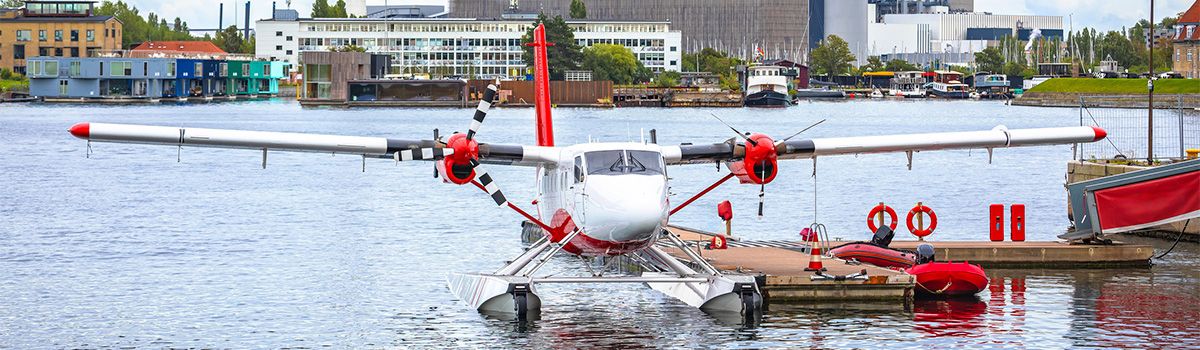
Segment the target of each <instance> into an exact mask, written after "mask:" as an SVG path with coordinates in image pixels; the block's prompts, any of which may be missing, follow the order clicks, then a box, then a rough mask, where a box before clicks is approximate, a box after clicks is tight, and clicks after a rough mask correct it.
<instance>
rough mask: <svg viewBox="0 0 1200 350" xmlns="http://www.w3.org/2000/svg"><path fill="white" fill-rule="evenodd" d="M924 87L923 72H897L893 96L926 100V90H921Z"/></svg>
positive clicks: (894, 79)
mask: <svg viewBox="0 0 1200 350" xmlns="http://www.w3.org/2000/svg"><path fill="white" fill-rule="evenodd" d="M922 85H925V77H924V76H923V74H922V72H919V71H911V72H896V74H895V76H893V77H892V96H899V97H904V98H924V97H925V89H923V88H921V86H922Z"/></svg>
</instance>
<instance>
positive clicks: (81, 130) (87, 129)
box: [67, 123, 92, 139]
mask: <svg viewBox="0 0 1200 350" xmlns="http://www.w3.org/2000/svg"><path fill="white" fill-rule="evenodd" d="M91 128H92V125H91V124H90V123H79V124H75V125H72V126H71V128H70V129H67V130H68V131H70V132H71V135H75V137H78V138H81V139H87V138H88V137H90V136H91V135H92V132H91Z"/></svg>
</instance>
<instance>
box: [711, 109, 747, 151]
mask: <svg viewBox="0 0 1200 350" xmlns="http://www.w3.org/2000/svg"><path fill="white" fill-rule="evenodd" d="M708 114H709V115H711V116H712V117H713V118H717V121H719V122H721V124H725V126H727V127H729V130H733V133H735V134H737V135H738V136H739V137H741V138H742V139H743V140H746V142H749V143H750V144H751V145H755V146H758V142H756V141H754V140H751V139H750V137H748V136H746V134H743V133H742V132H741V131H738V129H734V128H733V126H732V125H729V123H726V122H725V121H724V120H721V117H718V116H717V114H716V113H712V112H709V113H708Z"/></svg>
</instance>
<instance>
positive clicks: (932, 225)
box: [907, 204, 937, 237]
mask: <svg viewBox="0 0 1200 350" xmlns="http://www.w3.org/2000/svg"><path fill="white" fill-rule="evenodd" d="M918 212H921V213H925V214H927V215H929V227H926V228H924V229H920V230H918V229H917V227H916V226H914V225H913V216H916V215H917V213H918ZM907 221H908V231H909V232H912V234H913V235H914V236H917V237H925V236H928V235H929V234H931V233H933V230H934V229H936V228H937V214H936V213H934V212H933V209H932V208H930V207H927V206H925V205H920V204H918V205H917V206H915V207H913V208H912V210H909V211H908V220H907Z"/></svg>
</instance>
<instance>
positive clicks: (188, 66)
mask: <svg viewBox="0 0 1200 350" xmlns="http://www.w3.org/2000/svg"><path fill="white" fill-rule="evenodd" d="M28 62H29V67H30V68H29V92H30V95H32V96H36V97H40V98H42V99H44V100H46V101H58V100H62V101H79V100H80V99H95V100H105V101H117V102H139V101H145V102H154V101H159V100H161V99H171V100H175V99H178V100H196V99H200V100H207V99H212V98H213V97H222V96H228V97H230V98H233V97H235V96H245V97H256V96H274V95H276V94H278V93H279V85H278V84H279V83H278V81H279V79H282V78H283V77H284V74H285V73H284V72H285V70H286V67H285V63H283V62H270V61H261V60H245V61H237V60H225V59H213V58H172V57H128V56H125V57H121V56H112V57H87V58H70V57H46V56H39V57H33V58H30V59H29V60H28Z"/></svg>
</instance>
